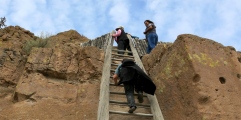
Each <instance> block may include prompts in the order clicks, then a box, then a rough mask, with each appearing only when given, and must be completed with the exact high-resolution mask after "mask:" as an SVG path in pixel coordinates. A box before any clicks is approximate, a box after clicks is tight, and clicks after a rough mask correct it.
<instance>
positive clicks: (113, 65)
mask: <svg viewBox="0 0 241 120" xmlns="http://www.w3.org/2000/svg"><path fill="white" fill-rule="evenodd" d="M111 65H113V66H118V65H119V64H114V63H111Z"/></svg>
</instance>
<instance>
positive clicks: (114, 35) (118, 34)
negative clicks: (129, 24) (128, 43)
mask: <svg viewBox="0 0 241 120" xmlns="http://www.w3.org/2000/svg"><path fill="white" fill-rule="evenodd" d="M120 35H121V30H120V29H119V30H118V31H117V32H116V33H115V34H112V36H113V37H117V36H120Z"/></svg>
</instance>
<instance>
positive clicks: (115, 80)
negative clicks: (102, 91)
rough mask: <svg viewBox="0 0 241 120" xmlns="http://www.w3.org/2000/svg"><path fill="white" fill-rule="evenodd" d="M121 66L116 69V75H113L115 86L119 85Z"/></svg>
mask: <svg viewBox="0 0 241 120" xmlns="http://www.w3.org/2000/svg"><path fill="white" fill-rule="evenodd" d="M120 66H121V64H120V65H119V66H118V67H117V68H116V69H115V73H114V75H113V80H114V82H115V85H118V83H117V79H118V78H119V68H120Z"/></svg>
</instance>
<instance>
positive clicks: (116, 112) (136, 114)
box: [109, 110, 153, 117]
mask: <svg viewBox="0 0 241 120" xmlns="http://www.w3.org/2000/svg"><path fill="white" fill-rule="evenodd" d="M109 112H110V113H113V114H122V115H135V116H143V117H153V115H152V114H145V113H128V112H122V111H112V110H110V111H109Z"/></svg>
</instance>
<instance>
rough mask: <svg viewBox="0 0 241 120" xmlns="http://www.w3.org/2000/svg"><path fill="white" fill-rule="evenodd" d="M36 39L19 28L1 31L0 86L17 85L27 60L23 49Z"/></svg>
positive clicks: (13, 27)
mask: <svg viewBox="0 0 241 120" xmlns="http://www.w3.org/2000/svg"><path fill="white" fill-rule="evenodd" d="M34 38H36V36H34V34H33V33H31V32H30V31H28V30H25V29H23V28H21V27H19V26H9V27H6V28H4V29H0V71H1V74H0V86H4V87H14V86H15V85H16V84H17V82H18V80H19V77H20V76H21V74H22V71H23V69H24V64H25V59H26V58H25V57H24V56H23V54H22V47H23V45H24V43H25V42H26V41H27V40H30V39H34Z"/></svg>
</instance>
